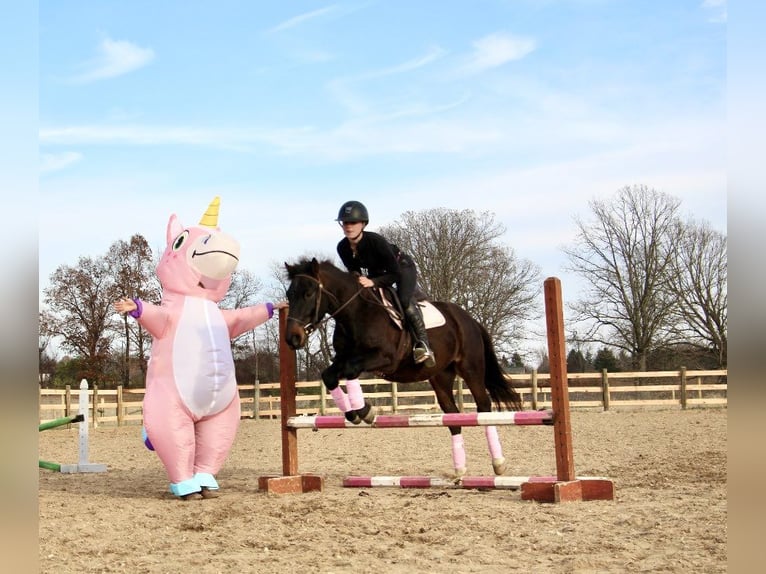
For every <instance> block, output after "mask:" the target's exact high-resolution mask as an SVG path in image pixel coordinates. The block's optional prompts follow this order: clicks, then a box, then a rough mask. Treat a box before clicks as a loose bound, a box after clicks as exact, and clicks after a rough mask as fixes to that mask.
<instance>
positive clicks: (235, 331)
mask: <svg viewBox="0 0 766 574" xmlns="http://www.w3.org/2000/svg"><path fill="white" fill-rule="evenodd" d="M221 313H222V314H223V319H224V321H226V326H227V327H228V328H229V338H231V339H234V338H235V337H239V336H240V335H241V334H242V333H246V332H247V331H251V330H252V329H255V328H256V327H257V326H258V325H261V324H262V323H265V322H266V321H268V320H269V319H270V318H271V317H272V316H273V315H274V305H273V304H271V303H261V304H260V305H253V306H252V307H243V308H242V309H222V310H221Z"/></svg>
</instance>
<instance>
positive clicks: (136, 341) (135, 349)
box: [106, 234, 162, 387]
mask: <svg viewBox="0 0 766 574" xmlns="http://www.w3.org/2000/svg"><path fill="white" fill-rule="evenodd" d="M106 263H107V265H108V266H109V267H110V268H111V270H112V273H113V275H114V277H115V281H116V288H117V290H118V291H119V296H121V297H130V298H140V299H143V300H144V301H151V302H153V303H159V301H160V298H161V295H162V294H161V289H160V284H159V280H158V279H157V277H156V275H155V272H154V269H155V267H156V265H155V261H154V256H153V254H152V250H151V248H150V247H149V243H148V242H147V241H146V239H145V238H144V237H143V236H142V235H140V234H136V235H133V236H132V237H131V238H130V240H129V241H123V240H118V241H115V242H114V243H112V245H111V246H110V247H109V251H108V252H107V254H106ZM118 324H119V332H120V333H121V334H122V338H123V349H122V351H123V360H122V372H121V379H122V384H123V385H124V386H126V387H127V386H129V385H130V363H131V355H133V356H135V357H136V358H137V361H138V367H139V370H140V376H141V380H142V381H143V380H144V379H145V378H146V366H147V354H148V352H149V347H150V345H151V335H149V333H148V332H147V331H146V330H145V329H144V328H143V327H141V325H139V324H138V322H137V321H133V320H128V316H127V315H123V316H122V317H121V318H120V319H119V321H118Z"/></svg>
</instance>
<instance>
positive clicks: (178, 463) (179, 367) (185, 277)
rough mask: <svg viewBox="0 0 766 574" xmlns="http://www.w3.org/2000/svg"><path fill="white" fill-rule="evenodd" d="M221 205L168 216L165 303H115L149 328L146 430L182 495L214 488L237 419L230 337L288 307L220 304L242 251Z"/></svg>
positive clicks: (160, 268) (213, 492)
mask: <svg viewBox="0 0 766 574" xmlns="http://www.w3.org/2000/svg"><path fill="white" fill-rule="evenodd" d="M219 207H220V198H219V197H216V198H215V199H213V201H212V202H211V203H210V206H209V207H208V210H207V212H206V213H205V214H204V215H203V217H202V220H201V221H200V223H199V225H197V226H193V227H184V226H183V225H182V224H181V222H180V221H179V219H178V217H177V216H176V215H175V214H173V215H171V216H170V220H169V221H168V224H167V230H166V239H167V247H166V249H165V252H164V253H163V255H162V258H161V259H160V262H159V264H158V265H157V277H158V278H159V280H160V284H161V286H162V300H161V302H160V304H159V305H154V304H152V303H150V302H147V301H142V300H141V299H127V298H122V299H119V300H117V301H116V302H115V303H114V308H115V310H116V311H117V312H119V313H128V314H129V315H130V316H131V317H133V318H134V319H136V321H138V323H139V324H140V325H141V326H142V327H143V328H145V329H146V330H147V331H148V332H149V334H150V335H151V336H152V352H151V358H150V360H149V364H148V367H147V373H146V394H145V395H144V401H143V416H144V429H145V431H144V432H145V435H146V441H147V446H149V447H150V448H152V449H153V450H154V451H155V452H156V453H157V456H159V458H160V460H161V461H162V464H163V466H164V467H165V470H166V472H167V475H168V478H169V480H170V491H171V492H172V493H173V494H174V495H175V496H177V497H179V498H181V499H184V500H191V499H199V498H213V497H215V496H217V495H218V490H219V485H218V482H217V481H216V474H217V473H218V471H219V470H220V468H221V466H222V465H223V463H224V461H225V460H226V458H227V456H228V454H229V451H230V450H231V446H232V444H233V443H234V438H235V435H236V433H237V429H238V427H239V420H240V402H239V393H238V392H237V381H236V379H235V376H234V359H233V356H232V352H231V340H232V339H234V338H236V337H238V336H239V335H241V334H242V333H245V332H247V331H250V330H252V329H254V328H255V327H257V326H258V325H260V324H262V323H264V322H266V321H267V320H269V319H270V318H271V317H272V316H273V314H274V309H280V308H282V307H286V306H287V303H286V302H279V303H276V304H272V303H263V304H259V305H254V306H251V307H245V308H241V309H221V308H219V307H218V303H219V302H220V301H221V300H222V299H223V298H224V296H225V295H226V292H227V291H228V289H229V286H230V285H231V274H232V272H233V271H234V269H235V268H236V266H237V263H238V262H239V253H240V248H239V243H238V242H237V241H236V240H234V239H233V238H232V237H230V236H229V235H227V234H225V233H223V232H222V231H221V230H220V228H219V227H218V211H219Z"/></svg>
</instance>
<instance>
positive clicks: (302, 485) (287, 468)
mask: <svg viewBox="0 0 766 574" xmlns="http://www.w3.org/2000/svg"><path fill="white" fill-rule="evenodd" d="M286 327H287V309H280V310H279V394H280V401H279V406H280V414H281V425H282V476H261V477H259V478H258V488H259V489H260V490H264V491H266V492H271V493H273V494H288V493H298V492H310V491H313V490H318V491H321V490H322V487H323V484H322V477H321V476H317V475H314V474H298V429H296V428H293V427H290V426H289V420H290V419H291V418H292V417H294V416H295V415H296V413H297V412H298V409H297V406H296V400H295V394H296V391H295V351H293V350H292V349H291V348H290V347H289V345H288V344H287V341H286V340H285V336H284V333H285V328H286Z"/></svg>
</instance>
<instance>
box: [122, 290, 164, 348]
mask: <svg viewBox="0 0 766 574" xmlns="http://www.w3.org/2000/svg"><path fill="white" fill-rule="evenodd" d="M133 301H135V302H136V309H135V310H134V311H131V312H130V316H131V317H133V318H134V319H135V320H136V321H138V324H139V325H141V326H142V327H143V328H144V329H146V330H147V331H149V334H150V335H151V336H152V337H154V338H155V339H159V338H161V337H163V336H164V335H165V333H167V331H168V328H169V327H170V313H169V312H168V310H167V309H165V308H163V307H161V306H159V305H154V304H152V303H147V302H146V301H142V300H141V299H133Z"/></svg>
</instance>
